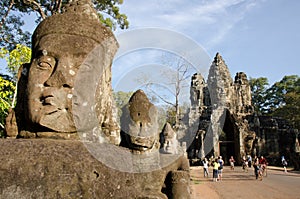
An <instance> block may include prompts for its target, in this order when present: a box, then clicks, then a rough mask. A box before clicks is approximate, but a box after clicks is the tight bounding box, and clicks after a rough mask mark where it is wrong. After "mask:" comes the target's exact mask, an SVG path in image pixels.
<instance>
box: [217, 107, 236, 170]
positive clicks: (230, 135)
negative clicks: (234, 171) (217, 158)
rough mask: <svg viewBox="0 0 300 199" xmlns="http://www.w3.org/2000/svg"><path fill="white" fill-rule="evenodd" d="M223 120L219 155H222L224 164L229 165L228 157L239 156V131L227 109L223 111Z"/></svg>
mask: <svg viewBox="0 0 300 199" xmlns="http://www.w3.org/2000/svg"><path fill="white" fill-rule="evenodd" d="M224 114H225V121H224V125H223V128H222V130H221V133H220V135H219V151H218V152H219V155H221V156H222V157H223V160H224V162H225V164H227V165H229V161H228V160H229V158H230V156H233V157H234V159H235V160H238V159H239V157H240V151H239V149H240V142H239V131H238V127H237V125H236V119H235V118H234V116H233V115H232V114H231V113H230V112H229V111H228V110H226V111H225V113H224Z"/></svg>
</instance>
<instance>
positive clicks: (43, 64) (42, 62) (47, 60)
mask: <svg viewBox="0 0 300 199" xmlns="http://www.w3.org/2000/svg"><path fill="white" fill-rule="evenodd" d="M37 66H38V68H40V69H42V70H52V69H53V68H54V66H55V59H54V58H53V57H49V56H42V57H40V58H39V59H38V60H37Z"/></svg>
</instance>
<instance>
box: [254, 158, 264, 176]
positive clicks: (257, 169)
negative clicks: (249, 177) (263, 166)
mask: <svg viewBox="0 0 300 199" xmlns="http://www.w3.org/2000/svg"><path fill="white" fill-rule="evenodd" d="M253 168H254V174H255V179H256V180H257V179H258V177H260V179H261V180H262V175H261V171H260V166H259V160H258V158H257V157H256V156H255V158H254V162H253Z"/></svg>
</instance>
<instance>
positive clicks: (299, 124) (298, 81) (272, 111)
mask: <svg viewBox="0 0 300 199" xmlns="http://www.w3.org/2000/svg"><path fill="white" fill-rule="evenodd" d="M267 85H268V80H267V78H265V77H260V78H257V79H255V78H250V86H251V91H252V104H253V105H254V108H255V110H256V113H258V114H261V115H270V116H276V117H281V118H284V119H286V120H287V121H288V122H289V123H290V124H291V125H293V127H294V128H298V129H300V78H299V76H298V75H289V76H284V77H283V78H282V80H280V81H279V82H275V83H274V84H273V85H272V86H271V87H269V88H268V87H267Z"/></svg>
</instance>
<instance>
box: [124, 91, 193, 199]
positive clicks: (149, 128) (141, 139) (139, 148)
mask: <svg viewBox="0 0 300 199" xmlns="http://www.w3.org/2000/svg"><path fill="white" fill-rule="evenodd" d="M121 127H122V141H121V146H123V147H125V148H128V149H130V151H131V152H132V163H133V172H155V171H157V170H162V171H164V172H165V174H166V175H165V176H164V179H163V180H164V185H163V186H162V187H161V190H162V193H164V194H165V196H168V198H190V187H189V184H190V182H189V162H188V160H187V158H186V157H185V156H184V154H183V153H182V152H183V151H181V153H179V151H178V148H177V147H178V141H177V139H176V133H175V132H174V131H173V130H172V128H171V126H170V125H168V124H166V126H165V130H164V133H163V134H164V135H165V137H164V138H165V140H168V141H172V145H170V144H171V143H170V144H169V145H166V146H165V150H164V151H165V152H166V153H165V154H164V153H163V154H161V153H160V151H159V147H160V144H159V134H160V133H159V130H158V121H157V111H156V107H155V106H154V105H153V104H152V103H151V102H149V100H148V98H147V96H146V94H145V93H144V92H143V91H142V90H138V91H136V92H135V93H134V94H133V95H132V97H131V98H130V100H129V102H128V105H127V106H125V107H124V108H123V112H122V117H121ZM157 180H158V181H160V179H157Z"/></svg>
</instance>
